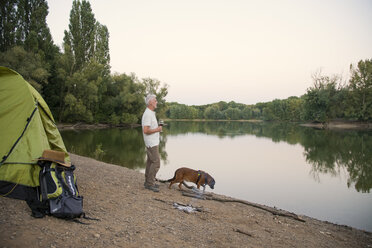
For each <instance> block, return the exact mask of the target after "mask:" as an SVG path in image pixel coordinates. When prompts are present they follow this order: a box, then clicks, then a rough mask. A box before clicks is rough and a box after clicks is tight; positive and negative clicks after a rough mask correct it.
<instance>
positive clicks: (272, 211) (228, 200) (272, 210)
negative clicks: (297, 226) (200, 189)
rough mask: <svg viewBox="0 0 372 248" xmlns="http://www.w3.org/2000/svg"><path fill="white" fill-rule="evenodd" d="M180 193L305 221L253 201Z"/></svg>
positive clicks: (292, 214)
mask: <svg viewBox="0 0 372 248" xmlns="http://www.w3.org/2000/svg"><path fill="white" fill-rule="evenodd" d="M182 195H184V196H188V197H194V198H195V197H196V198H199V199H203V200H213V201H219V202H237V203H241V204H245V205H248V206H251V207H255V208H259V209H261V210H264V211H267V212H270V213H271V214H273V215H278V216H283V217H288V218H292V219H294V220H297V221H301V222H306V221H305V220H304V219H302V218H300V217H299V216H298V215H296V214H294V213H290V212H286V211H279V210H276V209H273V208H269V207H265V206H262V205H259V204H255V203H252V202H248V201H243V200H234V199H222V198H218V197H215V196H213V195H212V196H209V195H199V194H193V193H189V192H182Z"/></svg>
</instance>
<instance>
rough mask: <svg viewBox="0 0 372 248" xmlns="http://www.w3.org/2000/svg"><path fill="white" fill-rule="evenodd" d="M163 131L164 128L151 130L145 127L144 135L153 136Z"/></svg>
mask: <svg viewBox="0 0 372 248" xmlns="http://www.w3.org/2000/svg"><path fill="white" fill-rule="evenodd" d="M162 130H163V127H162V126H159V127H157V128H154V129H150V126H144V127H143V133H144V134H152V133H156V132H161V131H162Z"/></svg>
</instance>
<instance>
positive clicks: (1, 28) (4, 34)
mask: <svg viewBox="0 0 372 248" xmlns="http://www.w3.org/2000/svg"><path fill="white" fill-rule="evenodd" d="M16 6H17V2H16V1H0V16H1V18H0V52H5V51H6V50H8V49H10V48H12V47H13V46H15V44H16V38H15V31H16V29H17V26H16V25H17V18H16Z"/></svg>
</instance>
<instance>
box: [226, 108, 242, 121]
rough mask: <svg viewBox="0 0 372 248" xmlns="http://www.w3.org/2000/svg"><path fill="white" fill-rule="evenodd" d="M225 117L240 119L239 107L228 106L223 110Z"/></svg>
mask: <svg viewBox="0 0 372 248" xmlns="http://www.w3.org/2000/svg"><path fill="white" fill-rule="evenodd" d="M224 115H225V119H227V120H239V119H241V111H240V109H239V108H232V107H229V108H228V109H226V110H225V111H224Z"/></svg>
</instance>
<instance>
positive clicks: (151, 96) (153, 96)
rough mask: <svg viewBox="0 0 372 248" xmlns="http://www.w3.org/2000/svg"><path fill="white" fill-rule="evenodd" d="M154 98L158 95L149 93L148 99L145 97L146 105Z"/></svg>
mask: <svg viewBox="0 0 372 248" xmlns="http://www.w3.org/2000/svg"><path fill="white" fill-rule="evenodd" d="M153 98H156V96H155V95H153V94H148V95H147V96H146V99H145V102H146V106H148V105H149V103H150V101H151V100H152V99H153Z"/></svg>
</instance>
